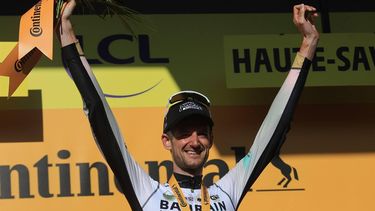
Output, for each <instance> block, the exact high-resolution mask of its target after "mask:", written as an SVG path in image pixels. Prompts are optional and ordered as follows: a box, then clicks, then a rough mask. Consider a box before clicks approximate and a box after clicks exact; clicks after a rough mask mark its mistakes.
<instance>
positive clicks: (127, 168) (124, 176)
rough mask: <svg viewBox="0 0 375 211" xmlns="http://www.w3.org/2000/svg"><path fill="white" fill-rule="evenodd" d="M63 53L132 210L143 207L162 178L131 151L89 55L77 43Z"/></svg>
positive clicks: (96, 135) (104, 151) (101, 144)
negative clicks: (156, 178)
mask: <svg viewBox="0 0 375 211" xmlns="http://www.w3.org/2000/svg"><path fill="white" fill-rule="evenodd" d="M62 56H63V62H64V65H65V66H66V67H67V69H68V70H69V72H70V74H71V76H72V78H73V81H74V83H75V85H76V86H77V88H78V90H79V92H80V94H81V96H82V98H83V101H84V112H85V114H86V115H87V118H88V120H89V122H90V126H91V129H92V133H93V136H94V139H95V141H96V143H97V145H98V147H99V149H100V151H101V153H102V155H103V156H104V158H105V160H106V161H107V163H108V165H109V166H110V168H111V169H112V171H113V173H114V174H115V176H116V179H117V181H118V184H119V185H120V187H121V189H122V191H123V192H124V195H125V196H126V198H127V200H128V202H129V205H130V206H131V208H132V210H142V206H143V204H144V203H145V202H146V201H147V199H148V197H149V196H150V195H151V194H152V192H154V190H155V189H156V188H157V186H158V182H156V181H154V180H152V179H151V178H150V177H149V175H148V174H147V173H146V172H145V171H144V170H143V169H142V168H141V167H140V166H139V165H138V164H137V163H136V162H135V161H134V159H133V158H132V156H131V155H130V154H129V151H128V149H127V148H126V146H125V143H124V139H123V137H122V135H121V133H120V130H119V127H118V125H117V122H116V120H115V117H114V115H113V113H112V111H111V109H110V107H109V105H108V103H107V101H106V99H105V96H104V94H103V92H102V90H101V88H100V86H99V84H98V82H97V80H96V78H95V76H94V74H93V72H92V71H91V69H90V68H89V65H88V63H87V61H86V59H81V58H80V55H79V54H78V51H77V48H76V46H75V44H71V45H68V46H65V47H63V48H62ZM85 62H86V63H85Z"/></svg>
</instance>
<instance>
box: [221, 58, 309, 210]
mask: <svg viewBox="0 0 375 211" xmlns="http://www.w3.org/2000/svg"><path fill="white" fill-rule="evenodd" d="M310 65H311V62H310V61H309V60H308V59H306V58H304V57H302V56H301V55H299V54H297V57H296V59H295V61H294V63H293V66H292V68H291V70H290V71H289V73H288V76H287V78H286V79H285V81H284V83H283V85H282V87H281V88H280V90H279V92H278V94H277V95H276V97H275V99H274V101H273V103H272V105H271V107H270V109H269V111H268V113H267V115H266V117H265V119H264V121H263V123H262V125H261V127H260V129H259V130H258V133H257V135H256V137H255V140H254V143H253V145H252V146H251V148H250V150H249V152H248V153H247V154H246V156H245V157H244V158H243V159H242V160H240V161H239V162H238V163H237V164H236V166H235V167H234V168H233V169H231V170H230V171H229V172H228V173H227V174H226V175H225V176H224V177H223V178H221V179H220V180H219V181H218V182H217V183H216V184H214V185H217V186H218V187H219V188H220V189H222V190H223V191H224V192H225V193H226V194H227V195H228V196H229V197H230V198H231V200H232V204H233V206H234V207H235V208H236V209H237V208H238V206H239V204H240V202H241V200H242V199H243V197H244V196H245V194H246V193H247V191H248V190H249V189H250V187H251V186H252V185H253V183H254V182H255V180H256V179H257V178H258V176H259V175H260V173H261V172H262V171H263V169H264V168H265V167H266V166H267V164H268V163H269V162H270V161H271V160H272V158H273V157H274V156H275V155H276V154H277V152H278V151H279V150H280V147H281V145H282V144H283V142H284V140H285V137H286V134H287V132H288V130H289V128H290V122H291V120H292V116H293V112H294V109H295V106H296V104H297V101H298V98H299V96H300V95H301V92H302V89H303V87H304V84H305V81H306V78H307V75H308V69H309V67H310Z"/></svg>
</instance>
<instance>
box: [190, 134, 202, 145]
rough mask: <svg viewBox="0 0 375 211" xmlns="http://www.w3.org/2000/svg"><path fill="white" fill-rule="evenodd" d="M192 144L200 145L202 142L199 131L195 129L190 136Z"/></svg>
mask: <svg viewBox="0 0 375 211" xmlns="http://www.w3.org/2000/svg"><path fill="white" fill-rule="evenodd" d="M190 138H191V139H190V140H191V141H190V145H191V146H192V147H195V146H199V145H200V143H199V136H198V133H197V131H193V133H192V134H191V136H190Z"/></svg>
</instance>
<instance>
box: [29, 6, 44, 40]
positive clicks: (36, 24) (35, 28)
mask: <svg viewBox="0 0 375 211" xmlns="http://www.w3.org/2000/svg"><path fill="white" fill-rule="evenodd" d="M41 8H42V1H39V2H38V3H36V4H35V6H34V15H33V16H32V17H31V21H32V22H33V25H32V27H31V28H30V34H31V35H32V36H34V37H39V36H40V35H41V34H42V33H43V29H42V27H41V26H40V10H41Z"/></svg>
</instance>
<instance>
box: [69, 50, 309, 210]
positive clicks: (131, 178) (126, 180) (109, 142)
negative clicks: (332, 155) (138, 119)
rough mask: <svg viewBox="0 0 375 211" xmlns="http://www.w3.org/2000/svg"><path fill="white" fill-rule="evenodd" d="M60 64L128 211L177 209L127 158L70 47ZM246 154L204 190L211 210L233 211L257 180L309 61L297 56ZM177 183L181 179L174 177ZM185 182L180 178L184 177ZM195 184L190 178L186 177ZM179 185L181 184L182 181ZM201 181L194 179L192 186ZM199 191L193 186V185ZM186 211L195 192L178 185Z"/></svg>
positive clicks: (286, 122)
mask: <svg viewBox="0 0 375 211" xmlns="http://www.w3.org/2000/svg"><path fill="white" fill-rule="evenodd" d="M62 55H63V61H64V65H65V66H66V67H67V68H68V69H69V71H70V74H71V76H72V78H73V80H74V82H75V84H76V86H77V87H78V89H79V91H80V93H81V95H82V98H83V100H84V111H85V113H86V115H87V117H88V119H89V122H90V125H91V128H92V132H93V136H94V138H95V141H96V142H97V144H98V146H99V149H100V150H101V152H102V154H103V156H104V157H105V159H106V161H107V162H108V164H109V166H110V167H111V169H112V171H113V172H114V174H115V176H116V178H117V180H118V183H119V185H120V187H121V189H122V190H123V193H124V195H125V196H126V198H127V200H128V203H129V205H130V207H131V208H132V209H133V210H146V211H155V210H160V211H164V210H180V207H179V204H178V202H177V200H176V198H175V197H174V195H173V193H172V191H171V189H170V188H169V185H168V183H166V184H161V183H159V181H155V180H153V179H152V178H151V177H150V176H149V175H148V174H147V173H146V172H145V171H144V170H143V169H142V168H141V167H140V166H139V165H138V164H137V163H136V162H135V161H134V159H133V158H132V156H131V155H130V153H129V151H128V150H127V148H126V146H125V142H124V139H123V137H122V135H121V133H120V130H119V128H118V125H117V123H116V120H115V118H114V116H113V114H112V111H111V109H110V107H109V106H108V103H107V101H106V99H105V96H104V94H103V92H102V90H101V88H100V86H99V84H98V82H97V80H96V78H95V76H94V75H93V73H92V71H91V69H90V67H89V65H88V63H87V61H86V59H85V58H83V57H80V56H79V54H78V52H77V49H76V46H75V45H74V44H71V45H68V46H65V47H63V48H62ZM295 61H297V62H295V63H294V64H293V67H292V69H291V70H290V71H289V74H288V76H287V78H286V80H285V82H284V84H283V85H282V87H281V89H280V91H279V92H278V94H277V96H276V98H275V100H274V102H273V103H272V105H271V108H270V110H269V112H268V114H267V116H266V117H265V120H264V121H263V123H262V125H261V127H260V129H259V131H258V133H257V135H256V137H255V140H254V143H253V145H252V147H251V149H250V150H249V152H248V153H247V155H246V156H245V157H244V158H243V159H242V160H241V161H239V162H238V163H237V164H236V166H235V167H234V168H233V169H231V170H230V171H229V172H228V173H227V174H226V175H225V176H224V177H222V178H220V180H219V181H217V182H216V183H214V184H213V185H211V186H210V187H208V192H209V195H210V203H211V210H214V211H216V210H237V209H238V207H239V204H240V203H241V201H242V199H243V197H244V196H245V194H246V193H247V191H248V190H249V189H250V187H251V185H252V184H253V183H254V182H255V180H256V179H257V177H258V176H259V175H260V173H261V172H262V171H263V169H264V168H265V167H266V166H267V164H268V163H269V162H270V161H271V160H272V158H273V157H274V156H275V155H276V153H277V152H278V151H279V150H280V147H281V145H282V144H283V142H284V140H285V136H286V133H287V132H288V130H289V126H290V122H291V119H292V115H293V111H294V108H295V106H296V103H297V101H298V98H299V96H300V93H301V91H302V89H303V86H304V84H305V80H306V77H307V73H308V68H309V66H310V64H311V62H310V61H309V60H307V59H305V58H303V57H301V56H300V55H297V59H296V60H295ZM176 178H177V180H178V181H182V180H184V178H183V176H182V177H181V175H180V176H178V175H176ZM185 179H186V178H185ZM192 179H195V178H192ZM182 182H183V181H182ZM200 182H201V179H200V180H199V179H198V183H200ZM198 187H199V185H198ZM181 188H182V191H183V193H184V195H185V197H186V199H187V202H188V203H189V205H190V208H191V210H194V211H198V210H201V207H200V197H201V194H200V192H201V190H200V188H196V187H195V186H191V187H186V186H183V185H182V186H181Z"/></svg>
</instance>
